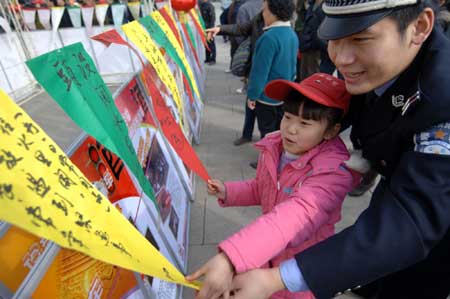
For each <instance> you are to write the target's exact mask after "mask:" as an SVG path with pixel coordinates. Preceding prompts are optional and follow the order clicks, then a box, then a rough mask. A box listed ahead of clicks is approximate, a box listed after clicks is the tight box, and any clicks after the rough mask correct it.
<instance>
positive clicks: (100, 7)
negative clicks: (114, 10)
mask: <svg viewBox="0 0 450 299" xmlns="http://www.w3.org/2000/svg"><path fill="white" fill-rule="evenodd" d="M108 6H109V5H108V4H97V5H95V17H96V18H97V21H98V23H99V25H100V26H102V27H103V26H104V25H105V17H106V12H107V11H108Z"/></svg>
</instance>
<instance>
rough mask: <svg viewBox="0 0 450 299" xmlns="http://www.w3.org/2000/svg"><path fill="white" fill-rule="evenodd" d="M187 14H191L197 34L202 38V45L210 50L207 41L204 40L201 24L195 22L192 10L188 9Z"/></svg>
mask: <svg viewBox="0 0 450 299" xmlns="http://www.w3.org/2000/svg"><path fill="white" fill-rule="evenodd" d="M189 15H190V16H191V18H192V21H193V23H194V25H195V27H196V28H197V30H198V34H199V35H200V38H201V39H202V43H203V45H204V46H205V48H206V49H208V51H211V50H210V49H209V47H208V43H207V42H206V37H205V32H204V31H203V28H202V25H201V24H200V23H199V22H197V19H196V18H195V17H194V16H193V15H192V11H189Z"/></svg>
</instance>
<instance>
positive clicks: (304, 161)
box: [187, 74, 356, 299]
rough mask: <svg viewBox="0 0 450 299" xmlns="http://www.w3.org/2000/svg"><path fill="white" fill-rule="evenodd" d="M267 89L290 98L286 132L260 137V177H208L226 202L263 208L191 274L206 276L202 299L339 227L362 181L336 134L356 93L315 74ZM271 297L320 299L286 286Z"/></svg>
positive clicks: (217, 294) (275, 263) (222, 293)
mask: <svg viewBox="0 0 450 299" xmlns="http://www.w3.org/2000/svg"><path fill="white" fill-rule="evenodd" d="M265 93H266V95H267V96H268V97H270V98H272V99H276V100H280V101H284V106H283V108H284V116H283V119H282V121H281V125H280V128H281V129H280V131H276V132H273V133H271V134H268V135H267V136H266V137H265V138H264V139H262V140H261V141H259V142H258V143H256V144H255V147H256V148H257V149H258V150H260V152H261V153H260V155H259V161H258V167H257V170H256V178H255V179H251V180H246V181H237V182H227V183H225V184H224V183H222V182H221V181H220V180H215V179H214V180H210V181H209V182H208V193H209V194H210V195H214V196H216V197H218V199H219V204H220V205H221V206H222V207H229V206H252V205H260V206H261V207H262V212H263V215H262V216H260V217H259V218H257V219H256V220H255V221H253V222H252V223H250V224H249V225H247V226H246V227H244V228H243V229H241V230H240V231H239V232H237V233H236V234H234V235H233V236H231V237H229V238H228V239H226V240H225V241H222V242H221V243H220V244H219V249H220V251H221V253H219V254H218V255H216V256H215V257H214V258H212V259H211V260H210V261H209V262H207V263H206V264H205V265H204V266H203V267H201V268H200V269H199V270H197V271H196V272H195V273H193V274H191V275H190V276H188V277H187V279H188V280H194V279H198V278H199V277H201V276H205V279H204V284H203V287H202V289H201V290H200V292H199V293H198V294H197V297H196V298H197V299H215V298H219V297H220V296H223V298H229V290H230V289H231V282H232V278H233V275H234V273H242V272H246V271H248V270H251V269H254V268H260V267H275V266H278V265H279V264H280V263H281V262H283V261H285V260H287V259H289V258H291V257H293V256H294V255H295V254H296V253H298V252H300V251H303V250H305V249H306V248H308V247H310V246H311V245H313V244H315V243H317V242H320V241H322V240H324V239H326V238H328V237H330V236H331V235H333V234H334V232H335V231H334V225H335V224H336V223H337V222H338V221H339V220H340V219H341V207H342V202H343V200H344V198H345V196H346V194H347V193H348V192H349V191H350V190H351V189H352V187H353V186H354V183H355V182H356V180H355V178H354V175H353V174H354V172H352V171H350V170H349V169H347V168H346V167H345V164H344V162H345V161H346V160H348V159H349V153H348V151H347V148H346V147H345V145H344V143H343V142H342V140H341V139H340V138H339V137H338V134H339V131H340V129H341V124H340V123H341V121H342V118H343V116H344V114H345V113H346V112H347V110H348V107H349V101H350V95H349V94H348V93H347V91H346V89H345V84H344V82H343V81H341V80H339V79H337V78H335V77H333V76H330V75H328V74H314V75H312V76H310V77H308V78H307V79H305V80H303V81H302V82H301V83H294V82H290V81H287V80H274V81H272V82H270V83H269V84H268V85H267V86H266V88H265ZM271 298H302V299H304V298H314V297H313V295H312V294H311V293H310V292H301V293H290V292H288V291H282V292H279V293H275V294H273V295H272V297H271Z"/></svg>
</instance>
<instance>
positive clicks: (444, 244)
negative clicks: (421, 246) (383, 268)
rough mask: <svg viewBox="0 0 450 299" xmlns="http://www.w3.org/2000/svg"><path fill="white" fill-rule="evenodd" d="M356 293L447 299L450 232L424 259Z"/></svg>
mask: <svg viewBox="0 0 450 299" xmlns="http://www.w3.org/2000/svg"><path fill="white" fill-rule="evenodd" d="M355 293H356V294H359V295H362V296H363V297H364V298H373V299H446V298H447V297H448V296H449V294H450V230H449V231H447V235H446V236H445V238H444V239H443V240H442V241H441V242H440V243H439V244H438V245H437V246H436V247H435V248H433V250H431V252H430V254H429V255H428V257H427V258H426V259H425V260H423V261H421V262H419V263H417V264H415V265H413V266H411V267H409V268H407V269H404V270H401V271H399V272H395V273H393V274H390V275H388V276H385V277H383V278H381V279H379V280H376V281H375V282H372V283H370V284H368V285H366V286H363V287H362V288H361V289H360V290H356V291H355Z"/></svg>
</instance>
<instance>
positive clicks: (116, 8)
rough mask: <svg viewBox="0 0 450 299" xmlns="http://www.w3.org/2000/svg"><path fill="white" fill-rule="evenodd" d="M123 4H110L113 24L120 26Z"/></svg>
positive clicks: (123, 13) (124, 7) (123, 9)
mask: <svg viewBox="0 0 450 299" xmlns="http://www.w3.org/2000/svg"><path fill="white" fill-rule="evenodd" d="M125 9H126V6H125V4H113V5H111V12H112V17H113V22H114V25H115V26H122V24H123V17H124V15H125Z"/></svg>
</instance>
